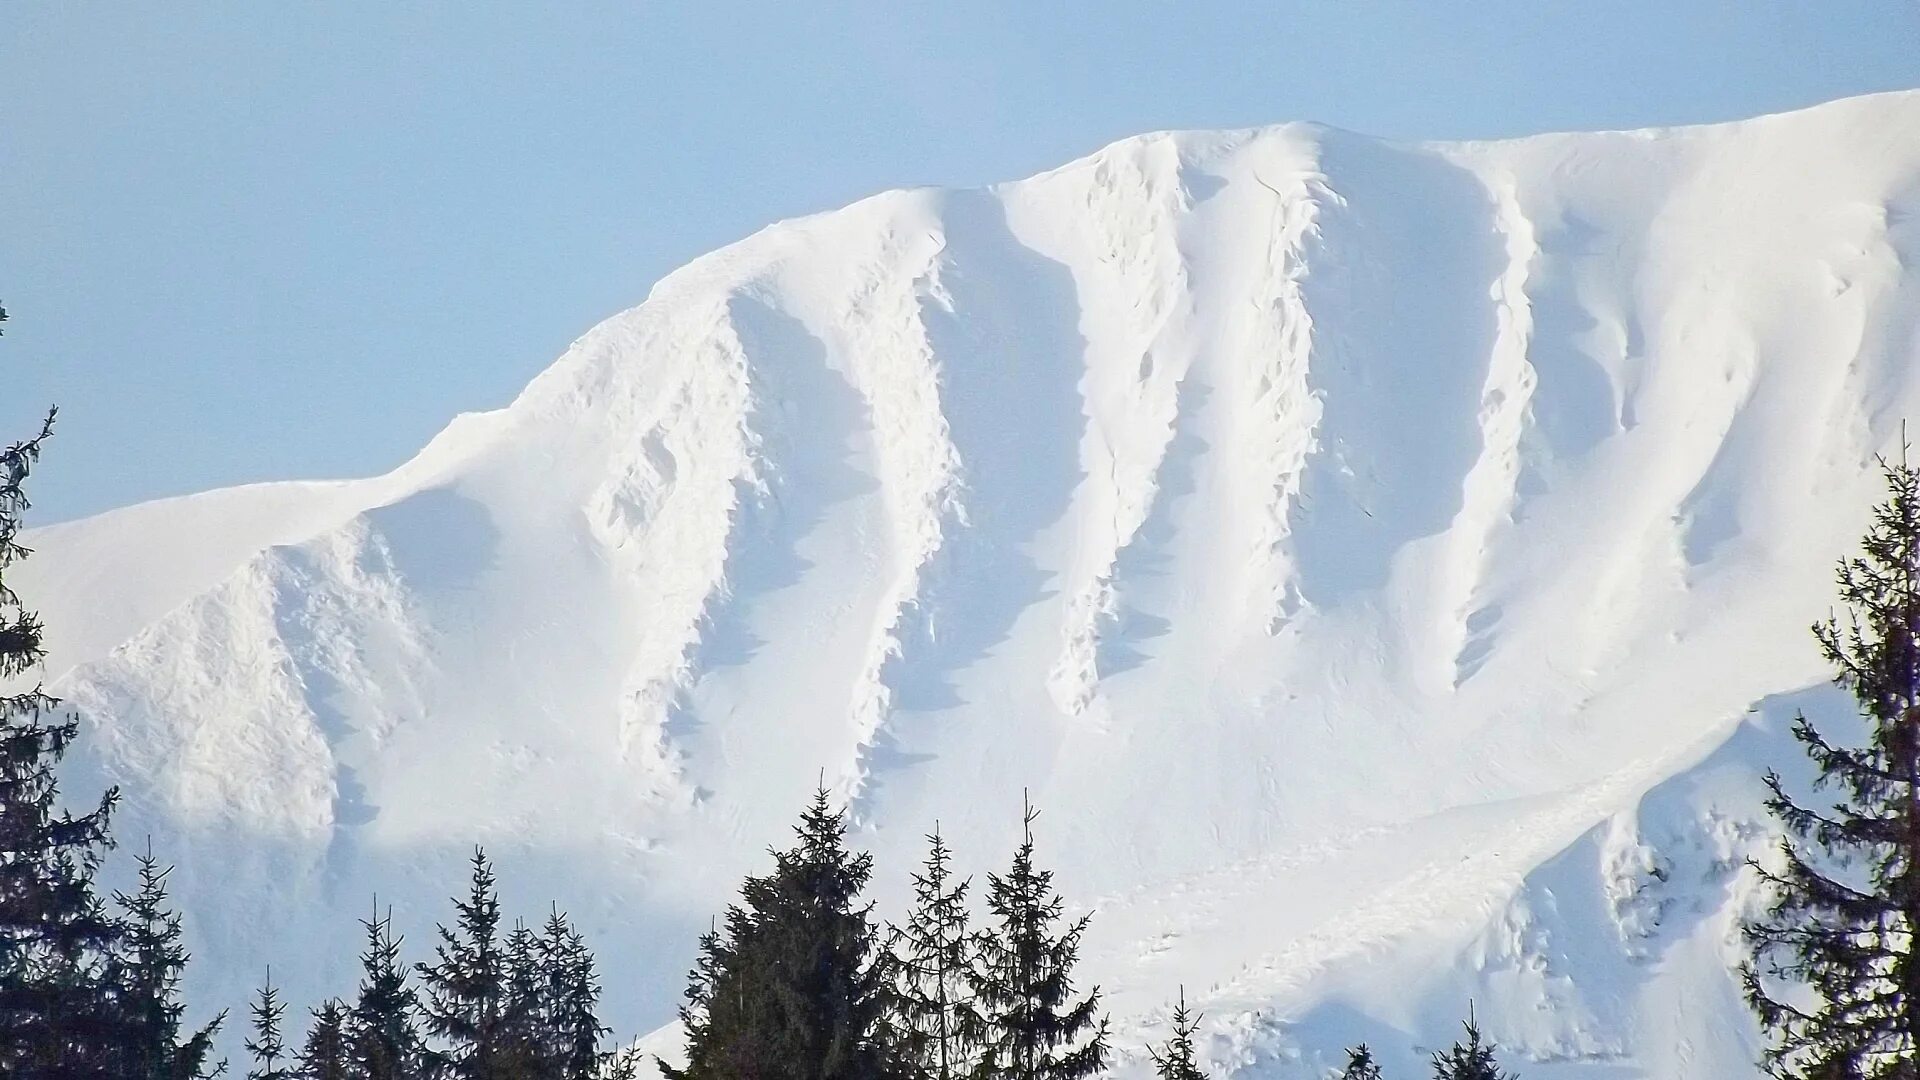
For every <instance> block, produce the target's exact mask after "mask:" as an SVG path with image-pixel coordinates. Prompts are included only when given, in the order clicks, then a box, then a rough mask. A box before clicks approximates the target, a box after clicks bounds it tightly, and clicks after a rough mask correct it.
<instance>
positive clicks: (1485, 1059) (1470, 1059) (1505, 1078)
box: [1433, 1006, 1513, 1080]
mask: <svg viewBox="0 0 1920 1080" xmlns="http://www.w3.org/2000/svg"><path fill="white" fill-rule="evenodd" d="M1464 1026H1465V1027H1466V1029H1467V1038H1466V1041H1465V1042H1455V1043H1454V1044H1453V1045H1452V1046H1450V1047H1448V1048H1447V1049H1446V1050H1445V1051H1443V1052H1441V1053H1438V1054H1435V1055H1433V1080H1513V1074H1512V1073H1509V1072H1503V1071H1502V1070H1501V1068H1500V1065H1499V1063H1498V1062H1496V1061H1495V1060H1494V1058H1493V1047H1492V1046H1489V1045H1488V1044H1487V1043H1486V1042H1485V1041H1484V1040H1483V1039H1482V1038H1481V1036H1480V1025H1479V1024H1478V1023H1476V1022H1475V1021H1474V1018H1473V1009H1472V1007H1471V1006H1469V1007H1468V1009H1467V1019H1466V1020H1465V1022H1464Z"/></svg>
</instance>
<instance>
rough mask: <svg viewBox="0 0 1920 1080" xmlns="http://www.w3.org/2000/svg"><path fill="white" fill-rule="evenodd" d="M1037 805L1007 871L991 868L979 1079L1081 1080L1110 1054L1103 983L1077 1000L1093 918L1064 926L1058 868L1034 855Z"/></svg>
mask: <svg viewBox="0 0 1920 1080" xmlns="http://www.w3.org/2000/svg"><path fill="white" fill-rule="evenodd" d="M1038 816H1039V815H1038V813H1037V812H1035V811H1034V810H1033V809H1032V808H1031V807H1028V808H1026V809H1025V811H1024V813H1023V816H1022V826H1023V830H1024V832H1023V837H1022V840H1021V842H1020V847H1019V849H1018V850H1016V851H1015V852H1014V856H1013V865H1012V867H1011V868H1010V869H1009V870H1008V871H1007V873H1006V874H1004V875H998V874H989V875H987V884H988V889H987V910H988V912H989V914H990V915H991V916H992V925H990V926H989V927H988V928H987V930H986V932H985V933H983V934H982V935H981V937H980V939H979V950H980V952H979V964H978V966H977V969H976V971H975V974H974V979H975V981H974V995H975V997H976V998H977V999H978V1000H979V1002H980V1006H981V1015H982V1018H983V1019H984V1021H985V1032H984V1044H983V1049H982V1053H981V1056H980V1060H979V1064H978V1066H977V1067H976V1069H975V1073H974V1075H975V1076H976V1077H979V1078H981V1080H1080V1078H1081V1077H1085V1076H1091V1075H1093V1074H1094V1073H1096V1072H1098V1071H1099V1070H1100V1069H1101V1068H1102V1066H1104V1065H1105V1063H1106V1059H1107V1021H1106V1018H1105V1017H1104V1016H1101V1015H1100V1014H1099V1008H1100V988H1099V987H1095V988H1094V989H1093V990H1092V991H1091V992H1089V993H1088V994H1087V996H1086V997H1084V998H1081V999H1079V1000H1078V1001H1076V1000H1074V993H1073V966H1074V964H1075V963H1076V962H1078V960H1079V955H1080V938H1081V936H1082V935H1083V934H1085V933H1086V929H1087V923H1088V918H1087V916H1081V917H1080V918H1079V919H1076V920H1074V921H1073V922H1071V923H1069V924H1067V925H1066V927H1065V928H1064V929H1060V928H1058V926H1059V923H1060V921H1061V918H1062V913H1063V912H1064V910H1065V906H1066V905H1065V903H1064V902H1063V901H1062V900H1061V899H1060V896H1059V895H1058V894H1057V893H1055V892H1054V891H1053V872H1052V871H1050V870H1041V869H1039V868H1037V867H1036V866H1035V865H1034V861H1033V846H1034V845H1033V822H1034V820H1035V818H1037V817H1038Z"/></svg>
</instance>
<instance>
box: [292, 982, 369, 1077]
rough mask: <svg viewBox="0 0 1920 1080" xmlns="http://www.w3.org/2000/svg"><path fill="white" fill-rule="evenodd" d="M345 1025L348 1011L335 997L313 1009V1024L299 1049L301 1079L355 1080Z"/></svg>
mask: <svg viewBox="0 0 1920 1080" xmlns="http://www.w3.org/2000/svg"><path fill="white" fill-rule="evenodd" d="M347 1022H348V1021H347V1008H346V1006H344V1005H342V1004H340V1000H339V999H338V998H332V999H329V1000H328V1001H327V1002H326V1003H325V1004H323V1005H321V1006H320V1007H319V1008H317V1009H315V1010H313V1025H312V1026H311V1027H309V1028H308V1029H307V1041H306V1042H305V1043H304V1044H303V1045H302V1046H301V1048H300V1073H299V1075H300V1080H357V1076H356V1074H355V1071H354V1068H353V1053H352V1048H351V1047H350V1046H349V1045H348V1042H347Z"/></svg>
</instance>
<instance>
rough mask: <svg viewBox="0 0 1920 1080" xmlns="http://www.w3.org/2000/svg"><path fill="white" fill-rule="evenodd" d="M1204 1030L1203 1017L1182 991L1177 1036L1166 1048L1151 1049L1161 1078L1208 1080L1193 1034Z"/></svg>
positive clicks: (1176, 1009)
mask: <svg viewBox="0 0 1920 1080" xmlns="http://www.w3.org/2000/svg"><path fill="white" fill-rule="evenodd" d="M1198 1030H1200V1017H1199V1016H1197V1015H1195V1014H1192V1013H1189V1012H1188V1011H1187V991H1186V988H1185V987H1182V988H1181V990H1180V1003H1179V1004H1177V1005H1175V1006H1174V1007H1173V1037H1172V1038H1170V1039H1168V1040H1167V1045H1166V1047H1165V1048H1164V1049H1161V1050H1154V1049H1152V1048H1151V1047H1149V1048H1148V1050H1147V1053H1149V1054H1151V1055H1153V1066H1154V1075H1155V1076H1158V1077H1159V1078H1160V1080H1207V1074H1206V1072H1205V1070H1203V1069H1201V1068H1200V1066H1199V1065H1198V1064H1197V1063H1196V1062H1195V1061H1194V1049H1193V1033H1194V1032H1196V1031H1198Z"/></svg>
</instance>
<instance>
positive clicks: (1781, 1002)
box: [1744, 455, 1920, 1080]
mask: <svg viewBox="0 0 1920 1080" xmlns="http://www.w3.org/2000/svg"><path fill="white" fill-rule="evenodd" d="M1881 467H1882V470H1883V472H1884V474H1885V477H1886V482H1887V486H1888V489H1889V495H1888V498H1887V500H1886V501H1885V502H1883V503H1881V504H1880V505H1878V506H1876V507H1874V510H1873V520H1872V525H1871V527H1870V528H1869V530H1868V532H1867V535H1866V538H1865V541H1864V544H1863V549H1864V550H1863V552H1862V554H1861V555H1859V556H1858V557H1855V558H1851V559H1846V560H1843V561H1842V562H1841V563H1840V566H1839V571H1838V585H1839V592H1840V598H1841V602H1842V604H1843V605H1844V606H1845V608H1846V614H1845V617H1844V618H1841V617H1829V618H1828V619H1827V620H1826V621H1824V622H1821V623H1818V624H1816V625H1815V626H1814V628H1813V634H1814V638H1815V639H1816V641H1818V643H1819V646H1820V649H1821V651H1822V652H1823V653H1824V654H1825V656H1826V658H1827V660H1828V661H1829V662H1830V663H1831V664H1832V665H1833V667H1834V669H1835V672H1836V681H1837V682H1838V683H1839V685H1841V686H1842V687H1845V688H1846V689H1847V690H1850V691H1851V692H1852V694H1853V697H1854V699H1855V701H1856V702H1857V703H1858V706H1859V709H1860V711H1861V713H1862V714H1864V717H1865V719H1866V721H1867V738H1866V745H1865V746H1859V747H1855V746H1846V745H1840V744H1836V743H1833V742H1829V741H1828V740H1827V738H1826V737H1825V736H1824V735H1822V734H1821V733H1820V732H1819V731H1817V730H1815V728H1814V726H1813V724H1812V723H1811V722H1809V721H1808V720H1807V718H1806V717H1805V716H1804V715H1803V716H1801V717H1799V718H1798V719H1797V720H1796V721H1795V722H1794V726H1793V735H1794V738H1795V739H1796V740H1798V741H1799V743H1800V744H1801V748H1802V749H1803V750H1804V751H1805V752H1806V754H1807V756H1808V757H1809V758H1811V759H1812V760H1813V763H1814V766H1815V767H1816V769H1817V770H1818V777H1817V779H1816V786H1817V787H1821V788H1829V789H1837V798H1836V799H1835V800H1834V802H1833V803H1832V805H1831V806H1825V807H1818V808H1815V807H1810V806H1807V805H1803V804H1802V803H1800V802H1798V801H1796V800H1795V799H1794V798H1793V797H1792V796H1790V795H1789V794H1788V793H1787V791H1786V789H1785V786H1784V785H1783V784H1782V782H1781V780H1780V777H1779V776H1778V775H1776V774H1774V773H1771V772H1769V773H1768V774H1767V777H1766V784H1767V789H1768V792H1769V797H1768V800H1767V806H1768V809H1769V810H1771V811H1772V813H1773V814H1774V816H1775V817H1776V818H1778V819H1779V820H1780V822H1781V824H1782V825H1783V826H1784V827H1785V828H1784V835H1783V838H1782V840H1781V844H1780V848H1779V862H1778V864H1777V865H1776V866H1766V865H1761V864H1759V863H1757V862H1756V863H1754V864H1753V865H1754V869H1755V871H1756V873H1757V874H1758V876H1759V878H1760V879H1761V881H1762V882H1763V883H1765V885H1767V886H1768V887H1769V889H1770V892H1771V897H1770V903H1769V906H1768V908H1767V910H1766V913H1765V915H1764V917H1762V918H1760V919H1758V920H1756V921H1754V922H1751V923H1749V924H1748V925H1747V926H1746V928H1745V930H1746V936H1747V939H1748V941H1749V942H1750V944H1752V946H1753V947H1754V950H1755V953H1756V963H1754V964H1750V965H1748V966H1747V968H1746V970H1745V972H1744V977H1745V982H1746V990H1747V997H1748V1001H1749V1002H1750V1004H1751V1005H1752V1007H1753V1009H1754V1011H1755V1013H1756V1015H1757V1016H1758V1017H1759V1019H1760V1021H1761V1023H1762V1024H1763V1026H1764V1027H1765V1028H1766V1029H1767V1031H1768V1032H1769V1034H1770V1035H1771V1044H1770V1045H1769V1047H1768V1048H1767V1050H1766V1055H1765V1066H1766V1068H1767V1070H1768V1072H1769V1073H1770V1074H1771V1075H1773V1076H1775V1077H1780V1078H1783V1080H1785V1078H1805V1080H1814V1078H1822V1080H1824V1078H1828V1077H1847V1078H1853V1077H1861V1078H1866V1080H1885V1078H1892V1077H1902V1078H1905V1077H1913V1076H1916V1075H1920V963H1916V960H1915V956H1914V949H1913V946H1914V940H1913V937H1914V933H1915V928H1916V927H1917V926H1920V472H1916V470H1915V469H1913V468H1912V467H1911V466H1909V465H1908V464H1907V462H1906V460H1905V457H1904V455H1903V456H1902V459H1901V461H1900V462H1898V463H1897V464H1896V463H1892V462H1888V461H1884V460H1883V461H1882V462H1881ZM1780 982H1786V983H1798V984H1801V985H1803V986H1805V987H1806V988H1808V989H1810V990H1811V991H1812V995H1811V998H1812V1000H1813V1002H1814V1003H1813V1004H1810V1005H1807V1006H1805V1007H1802V1006H1801V1005H1800V1004H1796V1003H1794V1002H1793V1001H1792V1000H1790V995H1788V994H1785V993H1783V992H1782V991H1781V990H1780V989H1779V986H1778V984H1779V983H1780Z"/></svg>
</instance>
